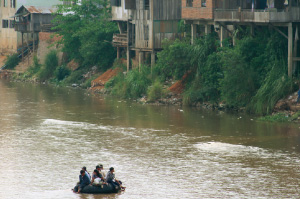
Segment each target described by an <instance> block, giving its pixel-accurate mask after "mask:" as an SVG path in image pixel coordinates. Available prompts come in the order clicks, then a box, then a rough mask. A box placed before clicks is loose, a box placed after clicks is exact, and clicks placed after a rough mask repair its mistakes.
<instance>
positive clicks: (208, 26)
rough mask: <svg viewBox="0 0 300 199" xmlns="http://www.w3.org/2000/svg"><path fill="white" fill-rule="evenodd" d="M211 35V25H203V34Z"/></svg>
mask: <svg viewBox="0 0 300 199" xmlns="http://www.w3.org/2000/svg"><path fill="white" fill-rule="evenodd" d="M210 33H211V25H205V34H206V35H208V34H210Z"/></svg>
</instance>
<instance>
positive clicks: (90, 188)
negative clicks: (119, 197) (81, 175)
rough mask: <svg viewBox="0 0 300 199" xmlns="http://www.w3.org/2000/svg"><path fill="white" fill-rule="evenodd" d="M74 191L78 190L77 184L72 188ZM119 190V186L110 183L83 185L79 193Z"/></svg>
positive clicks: (116, 191)
mask: <svg viewBox="0 0 300 199" xmlns="http://www.w3.org/2000/svg"><path fill="white" fill-rule="evenodd" d="M73 191H74V192H78V185H76V186H75V187H74V189H73ZM119 191H121V187H120V186H113V185H112V184H107V185H102V187H101V186H95V185H88V186H85V187H84V188H83V189H82V190H81V191H80V193H90V194H102V193H118V192H119Z"/></svg>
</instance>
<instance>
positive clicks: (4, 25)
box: [2, 19, 8, 28]
mask: <svg viewBox="0 0 300 199" xmlns="http://www.w3.org/2000/svg"><path fill="white" fill-rule="evenodd" d="M2 28H8V20H5V19H3V20H2Z"/></svg>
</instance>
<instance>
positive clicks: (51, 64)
mask: <svg viewBox="0 0 300 199" xmlns="http://www.w3.org/2000/svg"><path fill="white" fill-rule="evenodd" d="M57 67H58V57H57V52H56V51H55V50H52V51H50V52H49V53H48V54H47V56H46V59H45V64H44V65H43V66H42V68H41V70H40V71H39V74H38V77H39V79H40V81H46V80H47V79H49V78H50V77H52V75H53V73H54V71H55V70H56V68H57Z"/></svg>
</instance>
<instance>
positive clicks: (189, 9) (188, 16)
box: [182, 0, 215, 44]
mask: <svg viewBox="0 0 300 199" xmlns="http://www.w3.org/2000/svg"><path fill="white" fill-rule="evenodd" d="M214 8H215V0H182V19H183V20H184V21H185V23H186V24H191V38H192V41H191V43H192V44H193V43H194V39H195V38H196V37H197V35H199V34H201V31H200V30H199V29H200V26H202V29H203V27H204V31H203V32H205V34H209V33H211V31H212V28H213V25H214Z"/></svg>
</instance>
